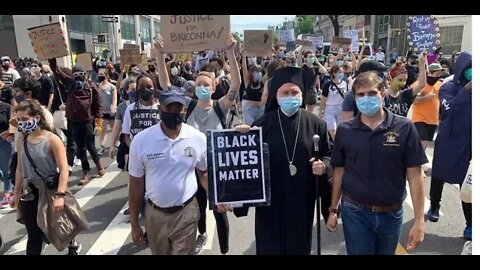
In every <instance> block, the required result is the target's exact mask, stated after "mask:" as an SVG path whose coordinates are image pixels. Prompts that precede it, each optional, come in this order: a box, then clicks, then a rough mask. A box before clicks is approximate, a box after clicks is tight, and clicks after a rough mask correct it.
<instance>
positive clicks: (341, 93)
mask: <svg viewBox="0 0 480 270" xmlns="http://www.w3.org/2000/svg"><path fill="white" fill-rule="evenodd" d="M332 85H333V86H335V88H337V92H338V94H340V96H342V98H343V99H345V95H344V94H343V92H342V90H340V88H338V86H337V84H336V83H334V82H333V81H332ZM347 87H348V86H347Z"/></svg>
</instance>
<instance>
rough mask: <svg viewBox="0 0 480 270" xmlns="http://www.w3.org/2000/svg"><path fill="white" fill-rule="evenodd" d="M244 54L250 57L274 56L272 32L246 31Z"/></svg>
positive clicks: (244, 34) (244, 33)
mask: <svg viewBox="0 0 480 270" xmlns="http://www.w3.org/2000/svg"><path fill="white" fill-rule="evenodd" d="M243 36H244V47H243V48H244V52H246V54H247V55H248V56H272V46H273V40H272V38H273V32H272V30H245V31H243Z"/></svg>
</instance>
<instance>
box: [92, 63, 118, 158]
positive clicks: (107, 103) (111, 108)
mask: <svg viewBox="0 0 480 270" xmlns="http://www.w3.org/2000/svg"><path fill="white" fill-rule="evenodd" d="M97 79H98V81H99V82H100V83H99V84H98V94H99V95H100V102H101V103H102V115H103V124H102V125H103V126H102V131H101V132H100V151H99V154H103V152H105V151H106V150H107V146H106V144H107V124H108V125H109V126H110V129H113V124H114V120H115V113H116V112H117V87H115V85H113V84H112V83H111V82H110V76H109V75H108V72H107V70H106V69H99V70H98V74H97Z"/></svg>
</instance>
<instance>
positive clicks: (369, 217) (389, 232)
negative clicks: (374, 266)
mask: <svg viewBox="0 0 480 270" xmlns="http://www.w3.org/2000/svg"><path fill="white" fill-rule="evenodd" d="M341 207H342V209H341V211H342V223H343V233H344V235H345V244H346V246H347V254H348V255H394V254H395V249H396V247H397V244H398V241H399V239H400V233H401V232H402V220H403V209H402V208H400V209H399V210H396V211H393V212H383V213H376V212H372V211H371V210H370V209H367V208H363V207H361V206H358V205H355V204H352V203H350V202H347V201H344V200H342V206H341Z"/></svg>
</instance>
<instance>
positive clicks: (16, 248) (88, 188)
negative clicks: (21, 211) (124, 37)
mask: <svg viewBox="0 0 480 270" xmlns="http://www.w3.org/2000/svg"><path fill="white" fill-rule="evenodd" d="M116 166H117V162H115V161H114V162H113V163H112V164H110V166H108V168H107V172H106V173H105V175H104V176H103V177H102V178H94V179H93V180H91V181H90V182H89V183H88V184H87V185H85V186H84V188H82V189H81V190H80V191H78V192H77V193H75V198H76V199H77V202H78V204H79V205H80V207H83V206H85V204H87V202H88V201H90V200H91V199H92V198H93V196H95V195H96V194H97V193H98V192H100V190H102V189H103V188H105V187H106V186H107V185H108V184H109V183H110V182H111V181H112V180H113V179H114V178H115V177H117V176H118V175H119V174H120V173H121V171H119V170H118V168H117V167H116ZM27 240H28V237H27V235H24V236H23V237H22V239H20V241H18V242H17V243H16V244H15V245H13V246H12V247H11V248H10V249H9V250H7V251H6V252H5V253H4V254H5V255H20V252H24V251H25V250H26V248H27Z"/></svg>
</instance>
